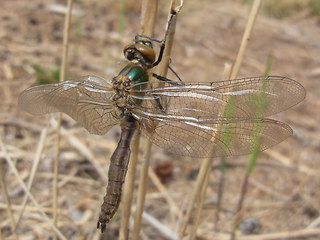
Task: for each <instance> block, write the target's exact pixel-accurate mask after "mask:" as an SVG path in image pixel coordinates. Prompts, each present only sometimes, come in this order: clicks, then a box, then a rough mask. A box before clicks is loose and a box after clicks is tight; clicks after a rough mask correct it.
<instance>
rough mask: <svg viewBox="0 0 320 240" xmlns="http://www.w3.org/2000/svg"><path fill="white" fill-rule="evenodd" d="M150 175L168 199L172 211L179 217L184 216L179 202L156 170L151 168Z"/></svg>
mask: <svg viewBox="0 0 320 240" xmlns="http://www.w3.org/2000/svg"><path fill="white" fill-rule="evenodd" d="M149 177H150V178H151V180H152V182H153V184H154V185H155V186H156V188H157V189H158V191H159V192H160V193H161V195H162V196H163V198H164V199H165V200H166V202H167V203H168V204H169V206H170V209H171V210H172V212H173V213H174V214H175V215H176V216H177V217H178V219H182V218H183V214H182V212H181V210H180V208H179V206H178V205H177V203H176V202H175V201H174V200H173V199H172V197H171V196H170V194H169V193H168V191H167V190H166V188H165V186H164V185H163V184H162V183H161V181H160V179H159V177H158V176H157V175H156V173H155V172H154V170H153V169H152V168H149Z"/></svg>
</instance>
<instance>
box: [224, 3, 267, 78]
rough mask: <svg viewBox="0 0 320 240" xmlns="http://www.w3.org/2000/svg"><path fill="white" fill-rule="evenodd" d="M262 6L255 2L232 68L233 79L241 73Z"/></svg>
mask: <svg viewBox="0 0 320 240" xmlns="http://www.w3.org/2000/svg"><path fill="white" fill-rule="evenodd" d="M260 6H261V0H254V2H253V5H252V8H251V12H250V15H249V19H248V22H247V25H246V28H245V30H244V33H243V36H242V40H241V44H240V48H239V51H238V54H237V57H236V60H235V62H234V64H233V67H232V71H231V76H230V78H231V79H234V78H236V77H237V75H238V72H239V69H240V66H241V63H242V60H243V56H244V53H245V50H246V48H247V45H248V42H249V40H250V35H251V32H252V28H253V26H254V23H255V21H256V18H257V15H258V12H259V9H260Z"/></svg>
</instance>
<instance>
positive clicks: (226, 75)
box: [214, 63, 232, 231]
mask: <svg viewBox="0 0 320 240" xmlns="http://www.w3.org/2000/svg"><path fill="white" fill-rule="evenodd" d="M231 69H232V65H231V64H229V63H225V64H224V70H223V79H224V80H228V79H230V75H231ZM223 111H225V109H223ZM225 173H226V157H224V156H222V157H221V158H220V176H219V185H218V192H217V196H218V197H217V210H216V214H215V219H214V230H215V231H218V222H219V213H220V209H221V200H222V197H223V188H224V180H225V178H224V177H225Z"/></svg>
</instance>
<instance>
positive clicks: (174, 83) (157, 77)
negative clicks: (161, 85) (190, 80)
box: [152, 73, 180, 86]
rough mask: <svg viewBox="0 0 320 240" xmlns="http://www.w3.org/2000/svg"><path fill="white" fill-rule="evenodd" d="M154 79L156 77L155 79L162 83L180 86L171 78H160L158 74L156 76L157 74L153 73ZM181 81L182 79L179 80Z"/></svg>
mask: <svg viewBox="0 0 320 240" xmlns="http://www.w3.org/2000/svg"><path fill="white" fill-rule="evenodd" d="M152 77H154V78H156V79H158V80H160V81H162V82H167V83H170V84H171V85H173V86H177V85H180V84H179V83H177V82H175V81H173V80H171V79H169V78H166V77H163V76H160V75H158V74H156V73H152ZM179 79H180V78H179Z"/></svg>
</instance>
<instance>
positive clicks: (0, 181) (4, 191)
mask: <svg viewBox="0 0 320 240" xmlns="http://www.w3.org/2000/svg"><path fill="white" fill-rule="evenodd" d="M2 163H3V161H2V160H0V186H1V192H2V196H3V198H4V201H5V203H6V209H7V212H8V214H9V218H10V223H11V229H12V232H13V237H14V239H18V236H17V234H16V227H17V225H16V224H15V221H14V217H13V211H12V205H11V200H10V197H9V194H8V191H7V186H6V183H5V179H4V175H3V174H4V172H3V166H2Z"/></svg>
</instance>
